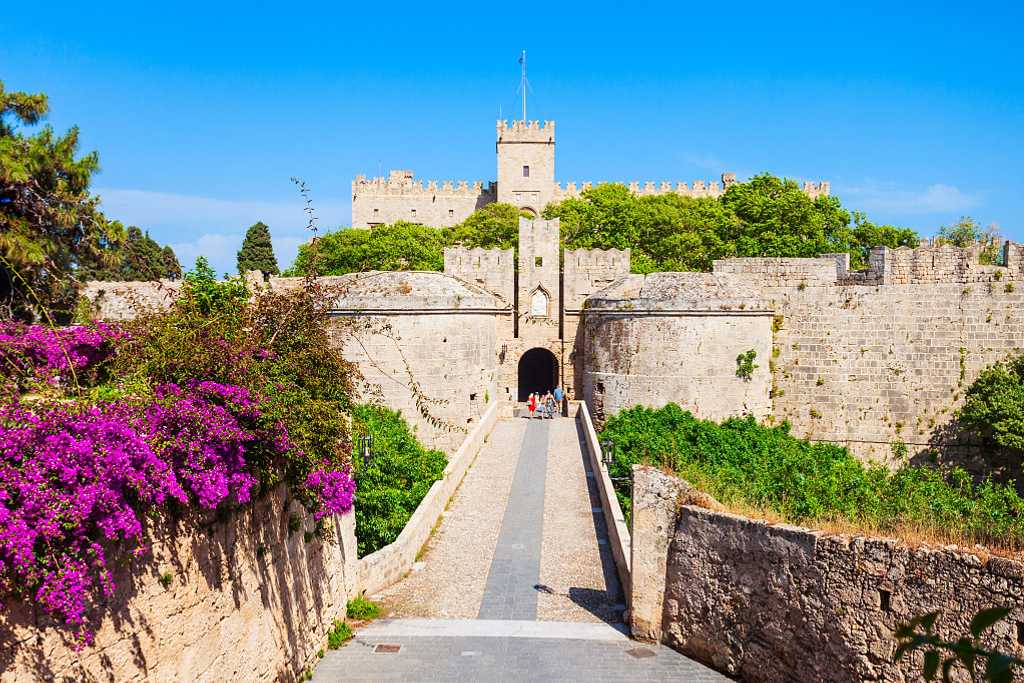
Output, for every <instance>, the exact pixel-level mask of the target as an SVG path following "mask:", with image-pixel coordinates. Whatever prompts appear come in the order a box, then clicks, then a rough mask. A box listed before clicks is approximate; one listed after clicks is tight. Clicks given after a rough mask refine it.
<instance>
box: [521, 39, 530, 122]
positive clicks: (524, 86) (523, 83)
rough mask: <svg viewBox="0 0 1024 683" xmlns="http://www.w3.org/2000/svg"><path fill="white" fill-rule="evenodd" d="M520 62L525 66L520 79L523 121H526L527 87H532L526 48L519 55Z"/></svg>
mask: <svg viewBox="0 0 1024 683" xmlns="http://www.w3.org/2000/svg"><path fill="white" fill-rule="evenodd" d="M519 63H520V64H521V65H522V66H523V74H522V77H521V78H520V80H519V89H520V90H522V91H523V121H526V89H527V88H528V87H530V81H528V80H527V79H526V50H523V54H521V55H520V56H519Z"/></svg>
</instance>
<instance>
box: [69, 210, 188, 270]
mask: <svg viewBox="0 0 1024 683" xmlns="http://www.w3.org/2000/svg"><path fill="white" fill-rule="evenodd" d="M117 225H120V223H118V224H117ZM125 234H126V237H125V239H124V241H123V242H121V243H120V245H118V247H117V249H115V250H113V262H109V263H100V264H85V265H82V266H80V267H79V269H78V273H77V275H78V277H79V279H81V280H83V281H84V280H102V281H108V282H109V281H122V282H137V281H149V280H160V279H164V278H166V279H171V280H176V279H178V278H180V277H181V265H180V264H179V263H178V258H177V256H175V254H174V250H173V249H171V247H170V246H165V247H161V246H160V245H159V244H157V242H156V241H155V240H154V239H153V238H151V237H150V236H149V233H144V232H142V230H140V229H139V228H137V227H135V226H129V227H128V229H127V231H126V233H125Z"/></svg>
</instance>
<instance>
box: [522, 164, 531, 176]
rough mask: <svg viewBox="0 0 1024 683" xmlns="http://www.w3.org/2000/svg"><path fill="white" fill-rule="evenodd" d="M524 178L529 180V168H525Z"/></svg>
mask: <svg viewBox="0 0 1024 683" xmlns="http://www.w3.org/2000/svg"><path fill="white" fill-rule="evenodd" d="M523 177H524V178H529V177H530V167H529V166H523Z"/></svg>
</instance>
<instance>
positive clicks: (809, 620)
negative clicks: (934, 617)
mask: <svg viewBox="0 0 1024 683" xmlns="http://www.w3.org/2000/svg"><path fill="white" fill-rule="evenodd" d="M633 483H634V491H633V544H632V579H633V583H632V600H631V605H630V621H631V623H630V626H631V628H632V631H633V636H634V637H637V638H641V639H647V640H655V641H661V642H664V643H666V644H668V645H670V646H671V647H673V648H674V649H676V650H678V651H680V652H682V653H683V654H685V655H687V656H690V657H693V658H695V659H697V660H700V661H701V662H703V663H705V664H707V665H709V666H712V667H714V668H716V669H719V670H720V671H724V672H726V673H728V674H730V675H732V676H736V677H738V678H739V679H741V680H751V681H783V680H785V681H836V682H843V681H850V682H853V681H865V680H871V681H910V680H923V678H922V674H921V671H922V663H923V662H922V655H921V654H920V653H918V654H916V655H914V656H913V657H908V658H905V659H903V660H901V661H900V662H899V663H895V662H894V661H893V655H894V652H895V649H896V638H895V635H894V632H895V629H896V628H897V626H898V625H900V624H902V623H906V622H908V621H910V620H911V619H912V618H913V617H915V616H918V615H922V614H926V613H928V612H932V611H936V610H941V617H940V618H939V620H938V622H937V624H936V632H937V634H938V635H940V636H941V637H943V638H945V639H947V640H956V639H957V638H959V637H960V636H962V635H963V634H965V633H967V632H968V625H969V623H970V620H971V618H972V617H973V615H974V614H975V613H977V612H978V611H980V610H981V609H984V608H988V607H994V606H1001V607H1009V608H1011V612H1010V615H1009V617H1008V619H1007V620H1004V621H1002V622H1000V623H999V624H997V625H996V626H995V627H994V628H993V629H992V630H991V631H989V632H988V633H987V634H986V635H985V636H984V638H983V642H984V646H985V647H988V648H993V649H996V650H998V651H1001V652H1005V653H1007V654H1010V655H1014V656H1016V657H1022V656H1024V647H1022V646H1021V644H1020V642H1019V641H1020V635H1019V634H1020V633H1022V632H1024V563H1022V562H1020V561H1018V560H1012V559H1007V558H1004V557H998V556H992V555H989V554H987V553H986V552H984V551H983V550H982V549H981V548H976V549H975V550H967V549H964V548H960V547H957V546H939V547H928V546H924V545H913V546H911V545H908V544H906V543H903V542H901V541H897V540H893V539H887V538H869V537H864V536H852V535H847V534H838V533H828V532H824V531H815V530H813V529H807V528H803V527H798V526H792V525H788V524H773V523H769V522H765V521H763V520H757V519H749V518H747V517H743V516H741V515H737V514H732V513H729V512H723V511H718V510H712V509H709V508H708V507H705V506H706V505H709V504H713V502H714V501H710V502H709V501H708V499H707V497H706V496H703V498H704V500H703V501H702V502H703V504H704V505H705V506H701V505H697V504H691V503H696V502H697V501H699V500H700V499H701V497H702V494H700V492H698V491H696V490H695V489H693V488H692V487H690V485H689V484H687V483H686V482H685V481H683V480H682V479H679V478H677V477H672V476H669V475H666V474H664V473H662V472H660V471H659V470H657V469H654V468H652V467H643V466H636V467H634V470H633ZM958 680H967V678H966V677H964V678H962V679H958Z"/></svg>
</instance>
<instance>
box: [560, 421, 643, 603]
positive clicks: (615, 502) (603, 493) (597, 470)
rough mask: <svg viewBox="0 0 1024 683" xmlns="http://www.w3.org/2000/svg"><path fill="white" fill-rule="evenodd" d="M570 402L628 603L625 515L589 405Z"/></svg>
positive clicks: (627, 529)
mask: <svg viewBox="0 0 1024 683" xmlns="http://www.w3.org/2000/svg"><path fill="white" fill-rule="evenodd" d="M571 404H572V405H575V406H576V421H577V423H578V424H579V426H580V431H582V432H583V440H584V443H585V444H586V448H587V456H588V457H589V459H590V469H591V471H592V472H593V473H594V483H595V484H596V485H597V492H598V495H600V497H601V510H602V511H603V512H604V521H605V528H607V529H608V543H609V544H610V545H611V549H612V557H613V558H614V559H615V569H616V570H617V571H618V574H619V581H620V582H621V583H622V594H623V595H625V596H626V599H627V603H628V600H629V596H630V592H631V590H630V568H629V560H630V543H631V540H630V533H629V525H628V524H626V516H625V515H624V514H622V507H621V506H620V505H619V499H618V498H617V497H616V496H615V489H614V488H613V486H612V480H611V475H610V474H609V473H608V468H607V467H605V466H604V463H603V462H601V442H600V441H599V440H598V438H597V430H595V429H594V421H593V420H592V419H591V417H590V408H588V407H587V403H586V401H572V403H571ZM627 607H628V604H627Z"/></svg>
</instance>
